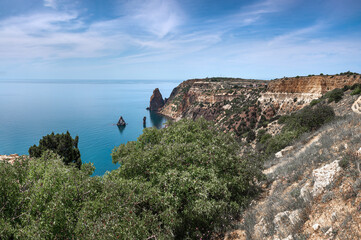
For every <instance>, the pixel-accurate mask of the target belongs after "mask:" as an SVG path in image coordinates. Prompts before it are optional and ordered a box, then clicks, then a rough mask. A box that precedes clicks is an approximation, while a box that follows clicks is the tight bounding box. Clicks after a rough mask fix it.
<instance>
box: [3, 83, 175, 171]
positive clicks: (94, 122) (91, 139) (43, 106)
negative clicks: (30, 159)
mask: <svg viewBox="0 0 361 240" xmlns="http://www.w3.org/2000/svg"><path fill="white" fill-rule="evenodd" d="M180 82H181V81H153V80H147V81H145V80H144V81H120V80H119V81H118V80H112V81H111V80H92V81H86V80H51V81H50V80H48V81H45V80H37V81H34V80H26V81H25V80H7V81H5V80H0V155H4V154H13V153H17V154H20V155H22V154H28V149H29V147H30V146H32V145H34V144H38V143H39V140H40V139H41V138H42V136H45V135H47V134H49V133H51V132H54V133H63V132H66V131H69V132H70V134H71V135H72V137H73V138H74V137H75V136H76V135H78V136H79V149H80V153H81V159H82V161H83V162H92V163H94V165H95V168H96V170H95V173H94V175H103V174H104V173H105V172H106V171H111V170H113V169H116V168H118V167H119V165H115V164H113V163H112V159H111V156H110V154H111V152H112V150H113V149H114V147H116V146H119V145H120V144H123V143H127V142H128V141H135V140H136V139H137V137H138V136H139V135H140V134H142V131H143V128H144V127H143V117H144V116H146V118H147V121H146V127H157V128H161V127H162V126H163V124H164V123H165V122H166V120H167V119H165V118H164V117H162V116H160V115H158V114H155V113H153V112H150V111H147V110H146V107H147V106H149V100H150V97H151V95H152V93H153V90H154V89H155V88H159V90H160V91H161V93H162V95H163V97H169V95H170V93H171V91H172V90H173V88H174V87H176V86H177V85H178V84H179V83H180ZM120 116H123V118H124V120H125V121H126V122H127V123H128V125H127V126H126V127H125V128H118V127H117V126H116V125H115V123H116V122H117V121H118V119H119V117H120Z"/></svg>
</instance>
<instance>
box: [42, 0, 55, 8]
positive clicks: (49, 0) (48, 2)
mask: <svg viewBox="0 0 361 240" xmlns="http://www.w3.org/2000/svg"><path fill="white" fill-rule="evenodd" d="M44 6H45V7H50V8H54V9H55V8H56V7H57V2H56V0H44Z"/></svg>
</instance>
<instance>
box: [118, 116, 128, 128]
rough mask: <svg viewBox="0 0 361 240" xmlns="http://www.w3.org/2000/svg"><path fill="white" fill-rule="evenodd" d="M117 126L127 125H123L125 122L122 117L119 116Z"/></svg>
mask: <svg viewBox="0 0 361 240" xmlns="http://www.w3.org/2000/svg"><path fill="white" fill-rule="evenodd" d="M117 125H118V126H125V125H127V124H126V123H125V121H124V119H123V117H122V116H120V118H119V121H118V123H117Z"/></svg>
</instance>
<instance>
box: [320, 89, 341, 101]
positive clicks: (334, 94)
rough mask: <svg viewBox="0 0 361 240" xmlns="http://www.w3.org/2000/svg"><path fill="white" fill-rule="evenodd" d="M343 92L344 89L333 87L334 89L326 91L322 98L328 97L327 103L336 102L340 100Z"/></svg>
mask: <svg viewBox="0 0 361 240" xmlns="http://www.w3.org/2000/svg"><path fill="white" fill-rule="evenodd" d="M343 92H344V91H343V90H342V89H340V88H335V89H334V90H332V91H329V92H327V93H326V94H325V95H324V98H326V99H328V102H329V103H331V102H336V103H338V102H339V101H341V100H342V97H343Z"/></svg>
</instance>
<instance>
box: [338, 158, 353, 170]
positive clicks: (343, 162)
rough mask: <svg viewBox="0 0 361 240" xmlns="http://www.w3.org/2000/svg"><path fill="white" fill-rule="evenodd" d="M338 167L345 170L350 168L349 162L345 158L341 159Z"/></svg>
mask: <svg viewBox="0 0 361 240" xmlns="http://www.w3.org/2000/svg"><path fill="white" fill-rule="evenodd" d="M338 165H339V166H340V167H341V168H343V169H346V168H348V167H349V166H350V162H349V161H348V159H346V158H342V159H341V161H339V162H338Z"/></svg>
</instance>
